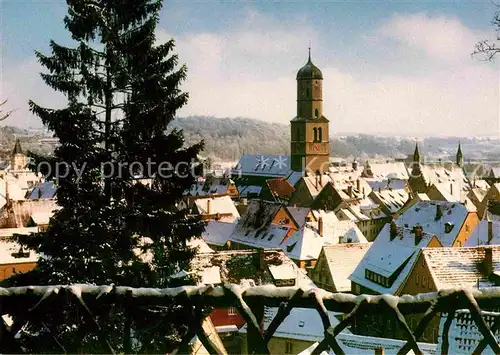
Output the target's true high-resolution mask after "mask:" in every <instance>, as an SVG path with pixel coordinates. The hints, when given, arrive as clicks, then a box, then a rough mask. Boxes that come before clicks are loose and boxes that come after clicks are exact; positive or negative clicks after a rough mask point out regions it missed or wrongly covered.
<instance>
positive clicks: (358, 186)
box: [356, 179, 361, 191]
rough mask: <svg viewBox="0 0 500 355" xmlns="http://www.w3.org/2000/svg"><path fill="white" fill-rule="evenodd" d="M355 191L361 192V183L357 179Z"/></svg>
mask: <svg viewBox="0 0 500 355" xmlns="http://www.w3.org/2000/svg"><path fill="white" fill-rule="evenodd" d="M356 190H358V191H360V190H361V183H360V181H359V179H357V180H356Z"/></svg>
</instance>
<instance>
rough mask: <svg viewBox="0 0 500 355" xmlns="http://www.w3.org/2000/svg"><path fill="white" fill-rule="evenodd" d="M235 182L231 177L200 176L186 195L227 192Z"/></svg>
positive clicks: (208, 194) (207, 194)
mask: <svg viewBox="0 0 500 355" xmlns="http://www.w3.org/2000/svg"><path fill="white" fill-rule="evenodd" d="M231 184H234V181H233V180H231V179H230V178H229V177H213V176H207V177H200V178H198V179H197V181H196V183H194V184H193V185H192V186H191V188H190V189H189V190H187V191H186V192H185V195H189V196H210V195H222V194H226V193H227V190H228V187H229V185H231Z"/></svg>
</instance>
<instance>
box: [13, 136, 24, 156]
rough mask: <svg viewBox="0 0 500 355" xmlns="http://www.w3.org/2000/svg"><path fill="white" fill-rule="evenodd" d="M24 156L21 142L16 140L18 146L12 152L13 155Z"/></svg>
mask: <svg viewBox="0 0 500 355" xmlns="http://www.w3.org/2000/svg"><path fill="white" fill-rule="evenodd" d="M16 154H23V150H22V149H21V142H20V141H19V138H18V139H17V140H16V145H15V146H14V150H13V151H12V155H16Z"/></svg>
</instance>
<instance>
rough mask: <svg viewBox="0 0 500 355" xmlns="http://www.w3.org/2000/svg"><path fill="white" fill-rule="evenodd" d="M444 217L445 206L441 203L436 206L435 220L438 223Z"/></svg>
mask: <svg viewBox="0 0 500 355" xmlns="http://www.w3.org/2000/svg"><path fill="white" fill-rule="evenodd" d="M441 217H443V206H441V205H440V204H439V203H438V204H437V205H436V217H435V218H434V219H435V220H436V221H439V220H440V219H441Z"/></svg>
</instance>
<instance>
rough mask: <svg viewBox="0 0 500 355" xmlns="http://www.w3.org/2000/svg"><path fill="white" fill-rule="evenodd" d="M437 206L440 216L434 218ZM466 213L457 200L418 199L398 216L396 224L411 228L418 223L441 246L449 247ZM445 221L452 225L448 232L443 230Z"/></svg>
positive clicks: (465, 209)
mask: <svg viewBox="0 0 500 355" xmlns="http://www.w3.org/2000/svg"><path fill="white" fill-rule="evenodd" d="M438 206H439V207H438ZM438 208H440V210H441V217H440V218H438V219H436V217H437V213H438V212H437V211H438ZM468 214H469V210H468V209H467V208H466V207H465V206H464V205H463V204H461V203H458V202H447V201H420V202H417V203H416V204H414V205H413V206H411V207H410V208H409V209H408V210H407V211H405V213H403V214H402V215H401V216H399V217H398V219H397V220H396V224H397V225H398V226H402V227H405V228H413V226H415V225H417V224H418V225H420V226H422V228H423V231H424V232H425V233H429V234H433V235H435V236H437V238H438V239H439V241H440V242H441V244H442V245H443V246H445V247H450V246H452V245H453V242H454V241H455V239H456V238H457V236H458V232H459V231H460V228H461V227H462V225H463V223H464V222H465V219H466V218H467V216H468ZM447 223H450V224H451V225H453V228H452V229H451V231H450V232H449V233H446V232H445V227H446V226H445V225H446V224H447ZM471 227H473V226H471Z"/></svg>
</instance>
